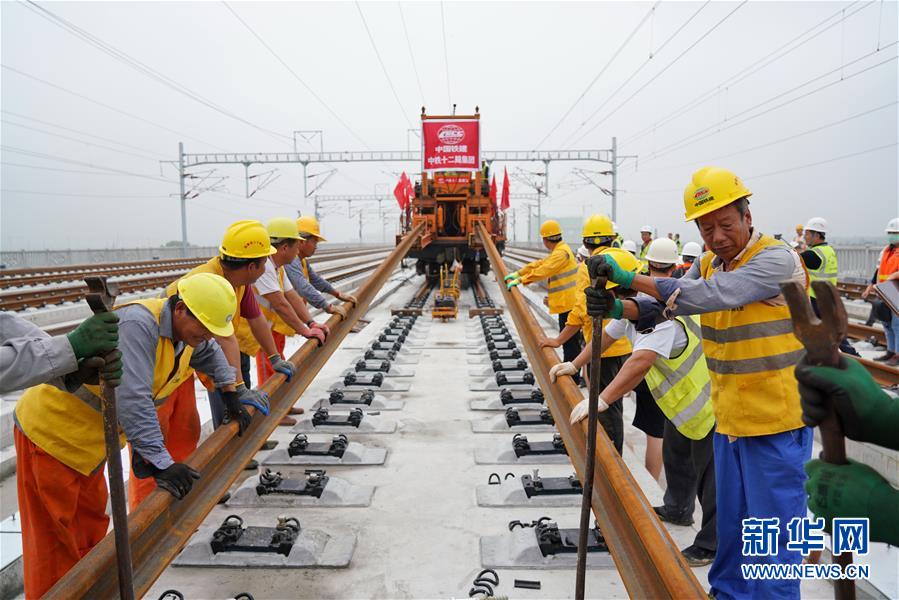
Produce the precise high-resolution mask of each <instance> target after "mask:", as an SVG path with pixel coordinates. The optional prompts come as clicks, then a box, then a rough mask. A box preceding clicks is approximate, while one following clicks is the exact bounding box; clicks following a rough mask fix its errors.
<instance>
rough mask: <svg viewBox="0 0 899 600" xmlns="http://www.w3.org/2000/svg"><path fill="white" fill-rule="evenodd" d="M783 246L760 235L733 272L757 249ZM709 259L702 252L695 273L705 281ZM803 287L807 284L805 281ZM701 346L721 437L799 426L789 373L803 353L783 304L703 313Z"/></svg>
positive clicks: (793, 383) (796, 397) (795, 387)
mask: <svg viewBox="0 0 899 600" xmlns="http://www.w3.org/2000/svg"><path fill="white" fill-rule="evenodd" d="M783 243H784V242H782V241H778V240H775V239H774V238H772V237H770V236H767V235H763V236H761V238H759V240H758V241H757V242H756V243H755V244H753V245H752V246H751V247H749V248H747V249H746V251H745V252H744V253H743V256H742V257H740V259H739V260H737V261H735V262H734V263H732V264H731V270H732V271H735V270H737V269H739V268H740V267H742V266H743V265H745V264H746V263H747V262H748V261H749V260H750V259H752V257H753V256H755V255H756V254H758V253H759V252H760V251H762V250H764V249H765V248H768V247H769V246H775V245H778V244H783ZM714 257H715V255H714V254H713V253H711V252H706V253H705V254H704V255H703V256H702V259H701V261H700V273H702V277H703V278H704V279H711V278H713V277H714V276H715V273H717V269H716V268H714V267H713V266H712V259H713V258H714ZM806 285H807V283H806ZM700 322H701V323H702V344H703V348H704V350H705V356H706V363H707V364H708V367H709V374H710V375H711V380H712V406H713V407H714V409H715V419H716V421H717V422H718V425H717V431H718V433H721V434H724V435H732V436H737V437H749V436H756V435H769V434H774V433H781V432H783V431H790V430H792V429H797V428H799V427H802V426H803V423H802V409H801V408H800V406H799V388H798V384H797V383H796V377H795V376H794V375H793V369H794V367H795V366H796V363H797V362H799V359H800V357H801V356H802V354H803V352H804V350H803V348H802V344H800V343H799V340H798V339H796V336H795V335H794V334H793V322H792V321H791V320H790V309H789V307H787V305H786V303H783V304H781V305H779V306H773V305H770V304H765V303H764V302H762V301H759V302H753V303H751V304H746V305H744V306H737V307H735V308H731V309H729V310H720V311H717V312H711V313H704V314H702V315H701V316H700Z"/></svg>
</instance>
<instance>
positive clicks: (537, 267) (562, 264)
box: [505, 219, 581, 383]
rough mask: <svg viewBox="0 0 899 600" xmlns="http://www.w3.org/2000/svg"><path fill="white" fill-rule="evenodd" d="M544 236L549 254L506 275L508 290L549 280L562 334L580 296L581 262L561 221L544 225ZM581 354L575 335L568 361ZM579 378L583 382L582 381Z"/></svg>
mask: <svg viewBox="0 0 899 600" xmlns="http://www.w3.org/2000/svg"><path fill="white" fill-rule="evenodd" d="M540 237H541V238H542V239H543V246H544V247H545V248H546V249H547V250H549V255H548V256H546V257H545V258H541V259H538V260H535V261H533V262H529V263H528V264H526V265H524V266H523V267H521V268H520V269H518V270H517V271H513V272H512V273H509V274H508V275H506V277H505V282H506V287H507V288H509V289H512V288H513V287H515V286H517V285H528V284H529V283H534V282H536V281H543V280H546V283H547V306H549V314H551V315H558V320H559V330H560V331H561V330H562V329H564V328H565V323H566V322H567V320H568V314H569V313H570V312H571V309H572V308H573V307H574V299H575V296H577V290H575V287H574V286H575V283H576V279H577V269H578V263H577V260H576V259H575V256H574V253H573V252H572V251H571V248H570V247H569V246H568V244H566V243H565V242H564V241H563V240H562V226H561V225H559V222H558V221H555V220H552V219H550V220H548V221H545V222H544V223H543V224H542V225H540ZM580 351H581V338H580V336H578V335H574V336H571V338H570V339H568V340H567V341H566V342H565V343H564V344H562V354H563V356H564V357H565V358H564V360H565V361H572V360H574V357H575V356H577V355H578V353H579V352H580ZM575 379H576V380H577V381H578V383H580V380H579V378H577V377H576V378H575Z"/></svg>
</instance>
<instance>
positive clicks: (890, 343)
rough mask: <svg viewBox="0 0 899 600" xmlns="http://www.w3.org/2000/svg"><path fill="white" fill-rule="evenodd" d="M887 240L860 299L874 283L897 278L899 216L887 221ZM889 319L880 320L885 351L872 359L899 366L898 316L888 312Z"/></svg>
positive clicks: (863, 297)
mask: <svg viewBox="0 0 899 600" xmlns="http://www.w3.org/2000/svg"><path fill="white" fill-rule="evenodd" d="M886 234H887V240H888V241H889V244H887V246H886V247H885V248H884V249H883V250H882V251H881V252H880V260H879V261H878V262H877V269H876V270H875V271H874V276H873V277H872V278H871V284H870V285H869V286H868V287H867V288H865V291H864V292H862V299H867V298H868V296H870V295H871V292H873V291H874V284H876V283H883V282H884V281H888V280H895V279H899V218H895V219H892V220H891V221H890V222H889V223H887V228H886ZM889 316H890V319H889V320H888V321H887V320H881V323H882V324H883V329H884V331H885V332H886V337H887V351H886V353H885V354H882V355H881V356H878V357H876V358H875V359H874V360H876V361H880V362H884V363H886V364H888V365H889V366H891V367H896V366H899V316H897V315H896V314H894V313H892V312H891V313H890V315H889Z"/></svg>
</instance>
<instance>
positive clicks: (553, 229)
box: [540, 219, 562, 238]
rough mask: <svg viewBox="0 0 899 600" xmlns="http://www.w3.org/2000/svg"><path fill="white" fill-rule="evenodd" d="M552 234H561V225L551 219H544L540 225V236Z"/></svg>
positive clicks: (546, 236)
mask: <svg viewBox="0 0 899 600" xmlns="http://www.w3.org/2000/svg"><path fill="white" fill-rule="evenodd" d="M554 235H562V226H561V225H559V222H558V221H554V220H553V219H550V220H548V221H544V222H543V225H541V226H540V237H545V238H548V237H553V236H554Z"/></svg>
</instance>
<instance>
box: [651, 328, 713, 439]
mask: <svg viewBox="0 0 899 600" xmlns="http://www.w3.org/2000/svg"><path fill="white" fill-rule="evenodd" d="M675 323H677V324H678V325H680V327H681V328H683V330H684V333H686V335H687V345H686V347H684V349H683V350H682V351H681V353H680V354H679V355H678V356H676V357H670V358H662V357H657V358H656V359H655V361H654V362H653V364H652V367H651V368H650V369H649V372H648V373H647V374H646V384H647V385H648V386H649V390H650V392H652V396H653V398H655V401H656V404H658V405H659V408H660V409H661V410H662V412H663V413H665V416H666V417H668V418H669V419H670V420H671V422H672V423H673V424H674V426H675V427H677V430H678V431H680V432H681V433H682V434H683V435H685V436H687V437H688V438H690V439H691V440H701V439H702V438H704V437H705V436H707V435H708V433H709V431H711V430H712V427H714V425H715V414H714V411H713V410H712V403H711V380H710V378H709V370H708V367H707V366H706V362H705V357H704V356H703V350H702V340H701V339H700V337H699V335H698V334H699V317H696V316H689V317H677V318H676V319H675Z"/></svg>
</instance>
